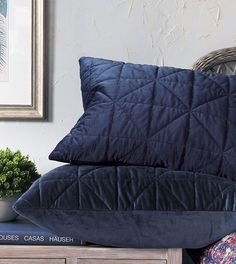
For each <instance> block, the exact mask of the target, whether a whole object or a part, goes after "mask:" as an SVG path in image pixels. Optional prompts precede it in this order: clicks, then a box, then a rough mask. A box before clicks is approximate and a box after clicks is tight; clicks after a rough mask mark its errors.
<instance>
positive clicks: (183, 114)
mask: <svg viewBox="0 0 236 264" xmlns="http://www.w3.org/2000/svg"><path fill="white" fill-rule="evenodd" d="M187 114H188V112H185V113H182V114H181V115H179V116H177V117H176V118H174V119H173V120H171V121H170V122H168V123H167V124H165V125H164V126H163V127H161V128H160V129H158V131H157V132H155V134H154V135H151V136H150V137H149V139H148V140H150V139H151V138H153V137H154V136H156V135H157V134H159V133H160V132H161V131H162V130H163V129H166V128H167V127H168V126H169V125H171V124H172V123H173V122H175V121H176V120H178V119H180V118H182V117H184V116H185V115H187ZM154 141H156V140H154ZM157 142H158V141H157ZM160 143H163V142H160ZM169 144H172V143H169Z"/></svg>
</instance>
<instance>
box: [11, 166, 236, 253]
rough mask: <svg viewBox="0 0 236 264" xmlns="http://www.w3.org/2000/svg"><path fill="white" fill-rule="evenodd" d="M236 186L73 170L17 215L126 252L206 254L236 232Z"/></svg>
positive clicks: (152, 171) (23, 202) (125, 171)
mask: <svg viewBox="0 0 236 264" xmlns="http://www.w3.org/2000/svg"><path fill="white" fill-rule="evenodd" d="M235 195H236V184H235V182H233V181H231V180H228V179H224V178H220V177H216V176H211V175H207V174H199V173H195V174H194V173H191V172H181V171H170V170H167V169H162V168H153V167H142V166H111V167H110V166H107V167H99V166H76V165H66V166H62V167H59V168H57V169H54V170H52V171H51V172H49V173H47V174H46V175H44V176H43V177H41V178H40V179H38V180H37V181H36V182H35V183H34V184H33V185H32V187H31V188H30V189H29V190H28V191H27V192H26V193H25V194H23V196H22V197H21V198H20V199H19V200H18V201H17V202H16V204H15V206H14V208H15V210H16V211H17V212H18V213H19V214H21V215H23V216H25V217H27V218H29V219H30V220H31V221H33V222H34V223H36V224H38V225H40V226H42V227H44V228H47V229H49V230H50V231H51V232H53V233H55V234H57V235H60V236H71V237H74V238H80V239H82V240H84V241H87V242H91V243H97V244H102V245H108V246H119V247H147V248H161V247H166V248H170V247H177V248H199V247H203V246H206V245H208V244H210V243H212V242H214V241H216V240H218V239H219V238H221V237H223V236H225V235H226V234H229V233H231V232H233V231H235V230H236V212H235V210H236V206H235V205H236V204H235Z"/></svg>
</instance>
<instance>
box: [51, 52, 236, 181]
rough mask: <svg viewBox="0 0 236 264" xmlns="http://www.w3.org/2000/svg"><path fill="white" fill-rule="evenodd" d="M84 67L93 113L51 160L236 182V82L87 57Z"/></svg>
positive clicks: (82, 62) (88, 103) (85, 90)
mask: <svg viewBox="0 0 236 264" xmlns="http://www.w3.org/2000/svg"><path fill="white" fill-rule="evenodd" d="M80 67H81V84H82V92H83V101H84V107H85V113H84V115H83V116H82V117H81V118H80V119H79V121H78V122H77V124H76V125H75V126H74V128H73V129H72V130H71V132H70V133H69V134H68V135H67V136H65V137H64V138H63V139H62V140H61V141H60V142H59V143H58V145H57V146H56V148H55V149H54V150H53V151H52V153H51V154H50V156H49V158H50V159H52V160H57V161H62V162H68V163H73V164H84V163H87V164H116V165H119V164H123V165H129V164H130V165H145V166H159V167H165V168H171V169H175V170H184V171H193V172H201V173H209V174H213V175H219V176H222V177H226V178H231V179H233V178H234V179H235V177H236V175H235V172H236V122H235V116H236V100H235V95H236V77H235V76H223V75H220V74H213V73H210V72H207V73H201V72H194V71H191V70H183V69H176V68H171V67H157V66H152V65H140V64H131V63H124V62H117V61H111V60H104V59H95V58H87V57H84V58H81V59H80Z"/></svg>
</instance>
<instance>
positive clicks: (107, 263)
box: [77, 259, 167, 264]
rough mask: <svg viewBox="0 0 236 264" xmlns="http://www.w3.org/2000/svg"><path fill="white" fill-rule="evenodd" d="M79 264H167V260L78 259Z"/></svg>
mask: <svg viewBox="0 0 236 264" xmlns="http://www.w3.org/2000/svg"><path fill="white" fill-rule="evenodd" d="M77 263H78V264H166V263H167V262H166V260H163V259H157V260H147V259H143V260H136V259H135V260H132V259H119V260H118V259H117V260H116V259H78V262H77Z"/></svg>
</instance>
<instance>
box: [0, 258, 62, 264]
mask: <svg viewBox="0 0 236 264" xmlns="http://www.w3.org/2000/svg"><path fill="white" fill-rule="evenodd" d="M65 263H66V261H65V259H0V264H65Z"/></svg>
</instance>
